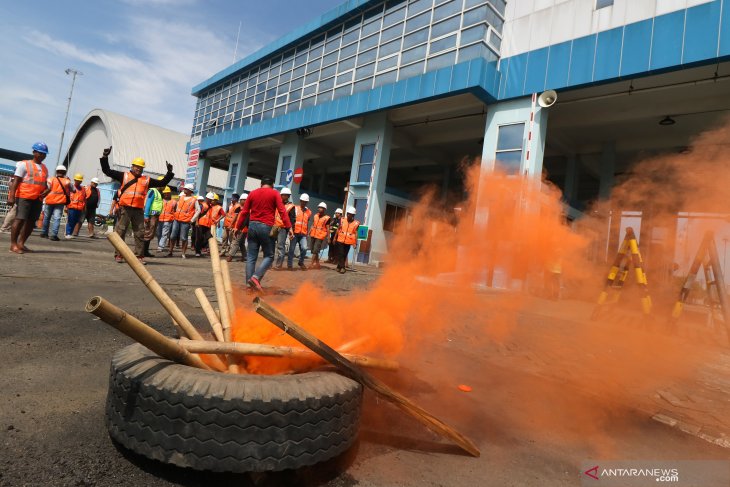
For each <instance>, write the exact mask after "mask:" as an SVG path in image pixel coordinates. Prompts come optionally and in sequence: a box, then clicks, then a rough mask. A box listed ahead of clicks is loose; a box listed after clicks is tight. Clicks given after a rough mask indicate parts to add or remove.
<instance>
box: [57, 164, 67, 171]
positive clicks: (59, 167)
mask: <svg viewBox="0 0 730 487" xmlns="http://www.w3.org/2000/svg"><path fill="white" fill-rule="evenodd" d="M66 170H67V169H66V166H64V165H62V164H61V165H58V166H56V171H66Z"/></svg>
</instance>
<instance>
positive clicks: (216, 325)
mask: <svg viewBox="0 0 730 487" xmlns="http://www.w3.org/2000/svg"><path fill="white" fill-rule="evenodd" d="M195 297H196V298H198V302H199V303H200V307H201V308H203V313H205V317H206V318H208V322H209V323H210V327H211V328H212V329H213V335H215V339H216V340H218V341H219V342H222V341H223V328H222V327H221V322H220V319H218V316H217V315H216V314H215V311H214V310H213V306H211V304H210V301H208V297H207V296H206V295H205V292H203V290H202V289H201V288H197V289H195Z"/></svg>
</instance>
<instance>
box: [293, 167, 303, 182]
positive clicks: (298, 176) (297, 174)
mask: <svg viewBox="0 0 730 487" xmlns="http://www.w3.org/2000/svg"><path fill="white" fill-rule="evenodd" d="M303 178H304V169H302V168H301V167H299V168H297V169H295V170H294V177H293V179H294V182H295V183H296V184H300V183H301V182H302V179H303Z"/></svg>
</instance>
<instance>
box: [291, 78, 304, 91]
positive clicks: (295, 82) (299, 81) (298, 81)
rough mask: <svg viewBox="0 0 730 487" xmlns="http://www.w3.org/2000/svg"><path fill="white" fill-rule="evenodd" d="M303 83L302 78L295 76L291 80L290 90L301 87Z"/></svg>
mask: <svg viewBox="0 0 730 487" xmlns="http://www.w3.org/2000/svg"><path fill="white" fill-rule="evenodd" d="M303 84H304V78H297V79H295V80H292V82H291V84H290V85H289V86H290V88H289V89H290V90H296V89H297V88H301V87H302V85H303Z"/></svg>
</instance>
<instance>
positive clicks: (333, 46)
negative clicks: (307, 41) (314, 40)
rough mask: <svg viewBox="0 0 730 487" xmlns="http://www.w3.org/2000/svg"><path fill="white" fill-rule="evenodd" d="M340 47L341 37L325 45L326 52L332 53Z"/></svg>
mask: <svg viewBox="0 0 730 487" xmlns="http://www.w3.org/2000/svg"><path fill="white" fill-rule="evenodd" d="M339 47H340V36H339V35H338V36H337V38H336V39H332V40H331V41H327V44H325V45H324V52H325V53H330V52H332V51H336V50H337V49H338V48H339Z"/></svg>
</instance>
